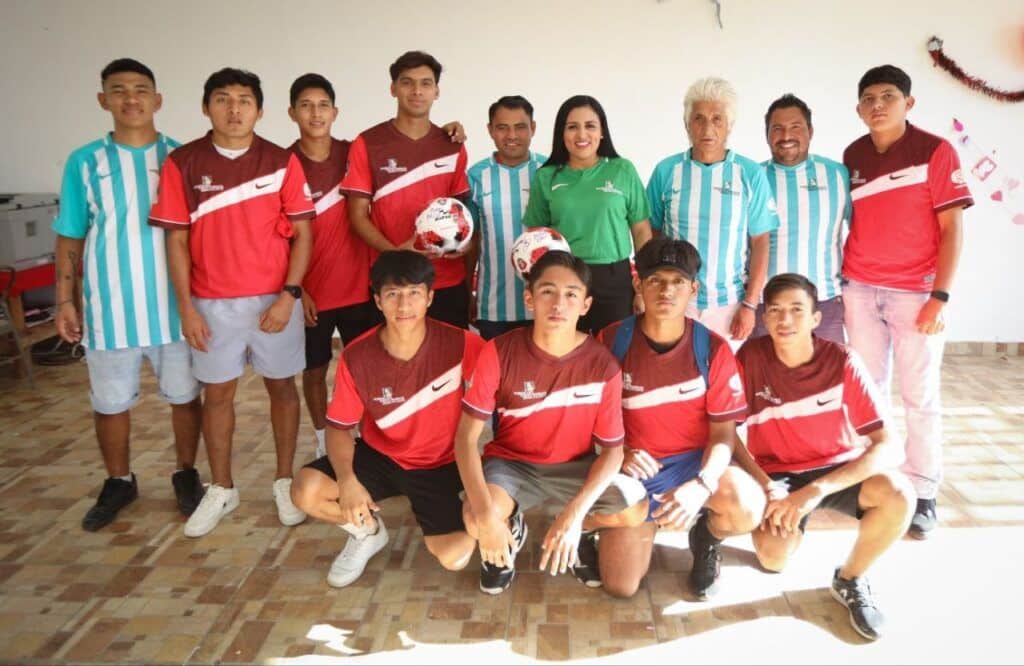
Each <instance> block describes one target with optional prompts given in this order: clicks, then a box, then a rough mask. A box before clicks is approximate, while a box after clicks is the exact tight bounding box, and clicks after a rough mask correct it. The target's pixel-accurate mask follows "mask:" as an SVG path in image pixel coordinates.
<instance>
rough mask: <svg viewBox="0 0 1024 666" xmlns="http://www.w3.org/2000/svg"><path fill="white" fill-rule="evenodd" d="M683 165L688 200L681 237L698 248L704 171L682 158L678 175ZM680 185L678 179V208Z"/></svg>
mask: <svg viewBox="0 0 1024 666" xmlns="http://www.w3.org/2000/svg"><path fill="white" fill-rule="evenodd" d="M684 166H685V167H686V168H687V169H688V170H689V172H690V174H689V176H690V200H689V201H687V202H686V203H687V206H686V208H687V210H686V235H685V236H683V238H685V239H686V240H688V241H689V242H690V243H691V244H692V245H693V246H694V247H696V248H699V247H700V244H701V242H702V241H703V239H702V238H701V237H700V190H701V188H702V187H704V171H702V170H701V169H699V168H697V165H695V164H694V163H693V162H692V161H691V160H683V162H682V163H681V164H680V167H679V174H680V176H682V173H683V167H684ZM682 187H683V184H682V182H681V181H680V183H679V188H680V193H679V207H680V208H682V205H683V195H682ZM694 192H696V195H694V194H693V193H694ZM676 219H677V220H679V219H682V218H681V217H680V216H677V217H676ZM703 259H704V268H705V270H706V269H707V265H708V262H707V257H703ZM707 282H711V279H710V278H709V279H708V280H707ZM701 286H703V287H704V289H705V290H707V288H708V286H707V285H701Z"/></svg>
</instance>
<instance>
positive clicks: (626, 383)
mask: <svg viewBox="0 0 1024 666" xmlns="http://www.w3.org/2000/svg"><path fill="white" fill-rule="evenodd" d="M622 389H623V390H624V391H634V392H636V393H643V390H644V387H643V386H637V385H636V384H634V383H633V375H631V374H630V373H628V372H624V373H622Z"/></svg>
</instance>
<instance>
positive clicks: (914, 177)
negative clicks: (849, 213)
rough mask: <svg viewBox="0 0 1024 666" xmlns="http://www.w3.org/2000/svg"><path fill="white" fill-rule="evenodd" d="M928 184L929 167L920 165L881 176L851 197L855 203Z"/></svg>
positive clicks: (855, 191)
mask: <svg viewBox="0 0 1024 666" xmlns="http://www.w3.org/2000/svg"><path fill="white" fill-rule="evenodd" d="M927 182H928V165H927V164H918V165H917V166H911V167H907V168H906V169H900V170H899V171H893V172H892V173H889V174H886V175H884V176H879V177H878V178H875V179H874V180H873V181H871V182H870V183H866V184H864V185H861V186H860V187H858V188H857V189H855V190H853V192H851V195H852V196H853V200H854V201H859V200H860V199H863V198H864V197H870V196H874V195H876V194H881V193H882V192H889V191H891V190H897V189H899V188H901V187H908V186H910V185H920V184H922V183H927Z"/></svg>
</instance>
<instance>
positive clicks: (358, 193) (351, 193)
mask: <svg viewBox="0 0 1024 666" xmlns="http://www.w3.org/2000/svg"><path fill="white" fill-rule="evenodd" d="M338 190H339V191H340V192H341V193H342V194H344V195H345V196H346V197H359V198H361V199H372V198H373V193H372V192H367V191H366V190H356V189H353V188H351V187H339V188H338Z"/></svg>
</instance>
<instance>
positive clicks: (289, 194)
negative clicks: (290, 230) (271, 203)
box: [281, 153, 314, 222]
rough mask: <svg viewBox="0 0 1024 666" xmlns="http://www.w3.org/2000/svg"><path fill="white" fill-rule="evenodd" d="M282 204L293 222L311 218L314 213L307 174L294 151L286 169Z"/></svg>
mask: <svg viewBox="0 0 1024 666" xmlns="http://www.w3.org/2000/svg"><path fill="white" fill-rule="evenodd" d="M281 205H282V207H283V208H284V212H285V214H286V215H287V216H288V219H289V220H291V221H293V222H295V221H297V220H308V219H311V218H312V217H313V214H314V209H313V198H312V197H311V196H310V193H309V185H308V184H307V183H306V174H305V172H304V171H303V170H302V163H301V162H299V158H298V157H296V156H295V154H294V153H293V154H291V155H289V156H288V167H287V168H286V169H285V171H284V182H283V183H282V184H281Z"/></svg>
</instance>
